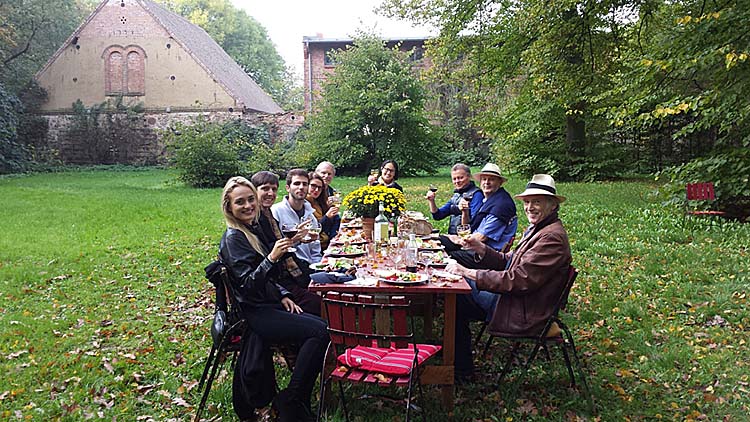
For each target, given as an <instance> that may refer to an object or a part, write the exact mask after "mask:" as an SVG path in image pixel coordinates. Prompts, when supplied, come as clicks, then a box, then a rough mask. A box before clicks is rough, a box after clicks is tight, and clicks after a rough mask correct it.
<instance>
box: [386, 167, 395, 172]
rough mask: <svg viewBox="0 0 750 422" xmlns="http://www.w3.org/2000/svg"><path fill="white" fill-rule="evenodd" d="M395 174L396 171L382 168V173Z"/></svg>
mask: <svg viewBox="0 0 750 422" xmlns="http://www.w3.org/2000/svg"><path fill="white" fill-rule="evenodd" d="M394 172H396V169H392V168H389V167H383V173H394Z"/></svg>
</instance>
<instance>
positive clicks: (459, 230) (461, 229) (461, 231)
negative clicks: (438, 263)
mask: <svg viewBox="0 0 750 422" xmlns="http://www.w3.org/2000/svg"><path fill="white" fill-rule="evenodd" d="M456 234H457V235H458V236H459V237H460V238H461V239H463V240H466V239H468V238H469V236H471V225H469V224H459V225H458V226H456ZM464 249H466V247H465V246H464Z"/></svg>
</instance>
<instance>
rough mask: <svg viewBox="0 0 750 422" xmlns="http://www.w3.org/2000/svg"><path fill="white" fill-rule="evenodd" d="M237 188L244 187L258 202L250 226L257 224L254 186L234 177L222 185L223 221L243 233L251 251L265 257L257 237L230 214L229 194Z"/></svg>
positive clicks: (257, 210)
mask: <svg viewBox="0 0 750 422" xmlns="http://www.w3.org/2000/svg"><path fill="white" fill-rule="evenodd" d="M237 186H245V187H248V188H250V190H251V191H253V194H254V195H255V200H256V201H257V202H258V204H257V206H256V207H255V216H254V217H253V221H252V224H256V223H257V222H258V219H259V218H260V207H261V205H260V198H258V191H257V190H256V189H255V186H253V184H252V183H250V181H249V180H247V179H245V178H244V177H242V176H234V177H231V178H230V179H229V180H227V183H226V185H224V190H223V191H222V193H221V210H222V212H223V213H224V221H225V222H226V223H227V227H230V228H233V229H237V230H239V231H241V232H242V233H244V234H245V237H246V238H247V241H248V242H250V246H252V247H253V249H255V250H256V251H258V252H259V253H262V254H263V255H265V254H266V248H265V247H264V246H263V244H262V243H261V241H260V240H259V239H258V236H256V235H255V234H254V233H253V232H251V231H250V229H249V228H248V227H247V225H246V224H244V223H243V222H241V221H240V220H238V219H237V218H236V217H235V216H234V215H233V214H232V204H231V202H230V199H229V194H230V193H232V192H233V191H234V189H235V188H236V187H237Z"/></svg>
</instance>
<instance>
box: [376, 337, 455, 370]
mask: <svg viewBox="0 0 750 422" xmlns="http://www.w3.org/2000/svg"><path fill="white" fill-rule="evenodd" d="M441 348H442V346H437V345H434V344H417V350H418V353H417V365H421V364H422V362H424V361H426V360H427V359H429V358H431V357H432V356H434V355H435V354H436V353H437V352H439V351H440V349H441ZM413 361H414V345H411V344H410V345H409V347H407V348H405V349H395V350H392V351H391V352H389V353H388V354H387V355H385V356H384V357H382V358H381V359H380V360H377V361H375V362H372V363H371V364H370V368H369V370H370V371H372V372H381V373H383V374H389V375H406V374H408V373H409V372H411V369H412V362H413Z"/></svg>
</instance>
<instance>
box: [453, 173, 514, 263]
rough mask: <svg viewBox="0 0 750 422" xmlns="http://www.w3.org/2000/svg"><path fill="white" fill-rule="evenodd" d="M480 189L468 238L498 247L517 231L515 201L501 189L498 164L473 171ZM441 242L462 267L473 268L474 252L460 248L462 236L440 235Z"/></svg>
mask: <svg viewBox="0 0 750 422" xmlns="http://www.w3.org/2000/svg"><path fill="white" fill-rule="evenodd" d="M474 179H475V180H477V181H479V187H480V189H481V190H482V195H483V198H482V204H481V206H480V207H479V210H477V211H476V212H475V213H474V215H472V217H471V223H470V224H471V238H472V239H474V240H476V241H479V242H482V243H485V244H487V246H489V247H490V248H492V249H495V250H498V251H501V250H503V248H504V247H505V245H506V244H507V243H508V242H509V241H510V239H512V238H513V237H514V236H515V235H516V229H517V228H518V219H517V218H516V204H515V202H513V198H511V197H510V195H509V194H508V192H507V191H506V190H505V189H503V187H502V186H503V183H505V181H506V180H507V179H505V177H503V175H502V174H501V173H500V167H498V166H497V165H496V164H494V163H487V164H485V166H484V167H483V168H482V171H480V172H479V173H477V174H475V175H474ZM440 242H441V243H442V244H443V246H445V250H446V251H447V252H448V254H450V256H451V257H452V258H453V259H455V260H456V261H458V263H459V264H461V265H463V266H464V267H469V268H476V263H475V262H474V260H473V253H470V252H469V251H467V250H464V249H461V245H462V244H463V240H462V239H461V238H460V237H459V236H457V235H453V234H449V235H447V236H440Z"/></svg>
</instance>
